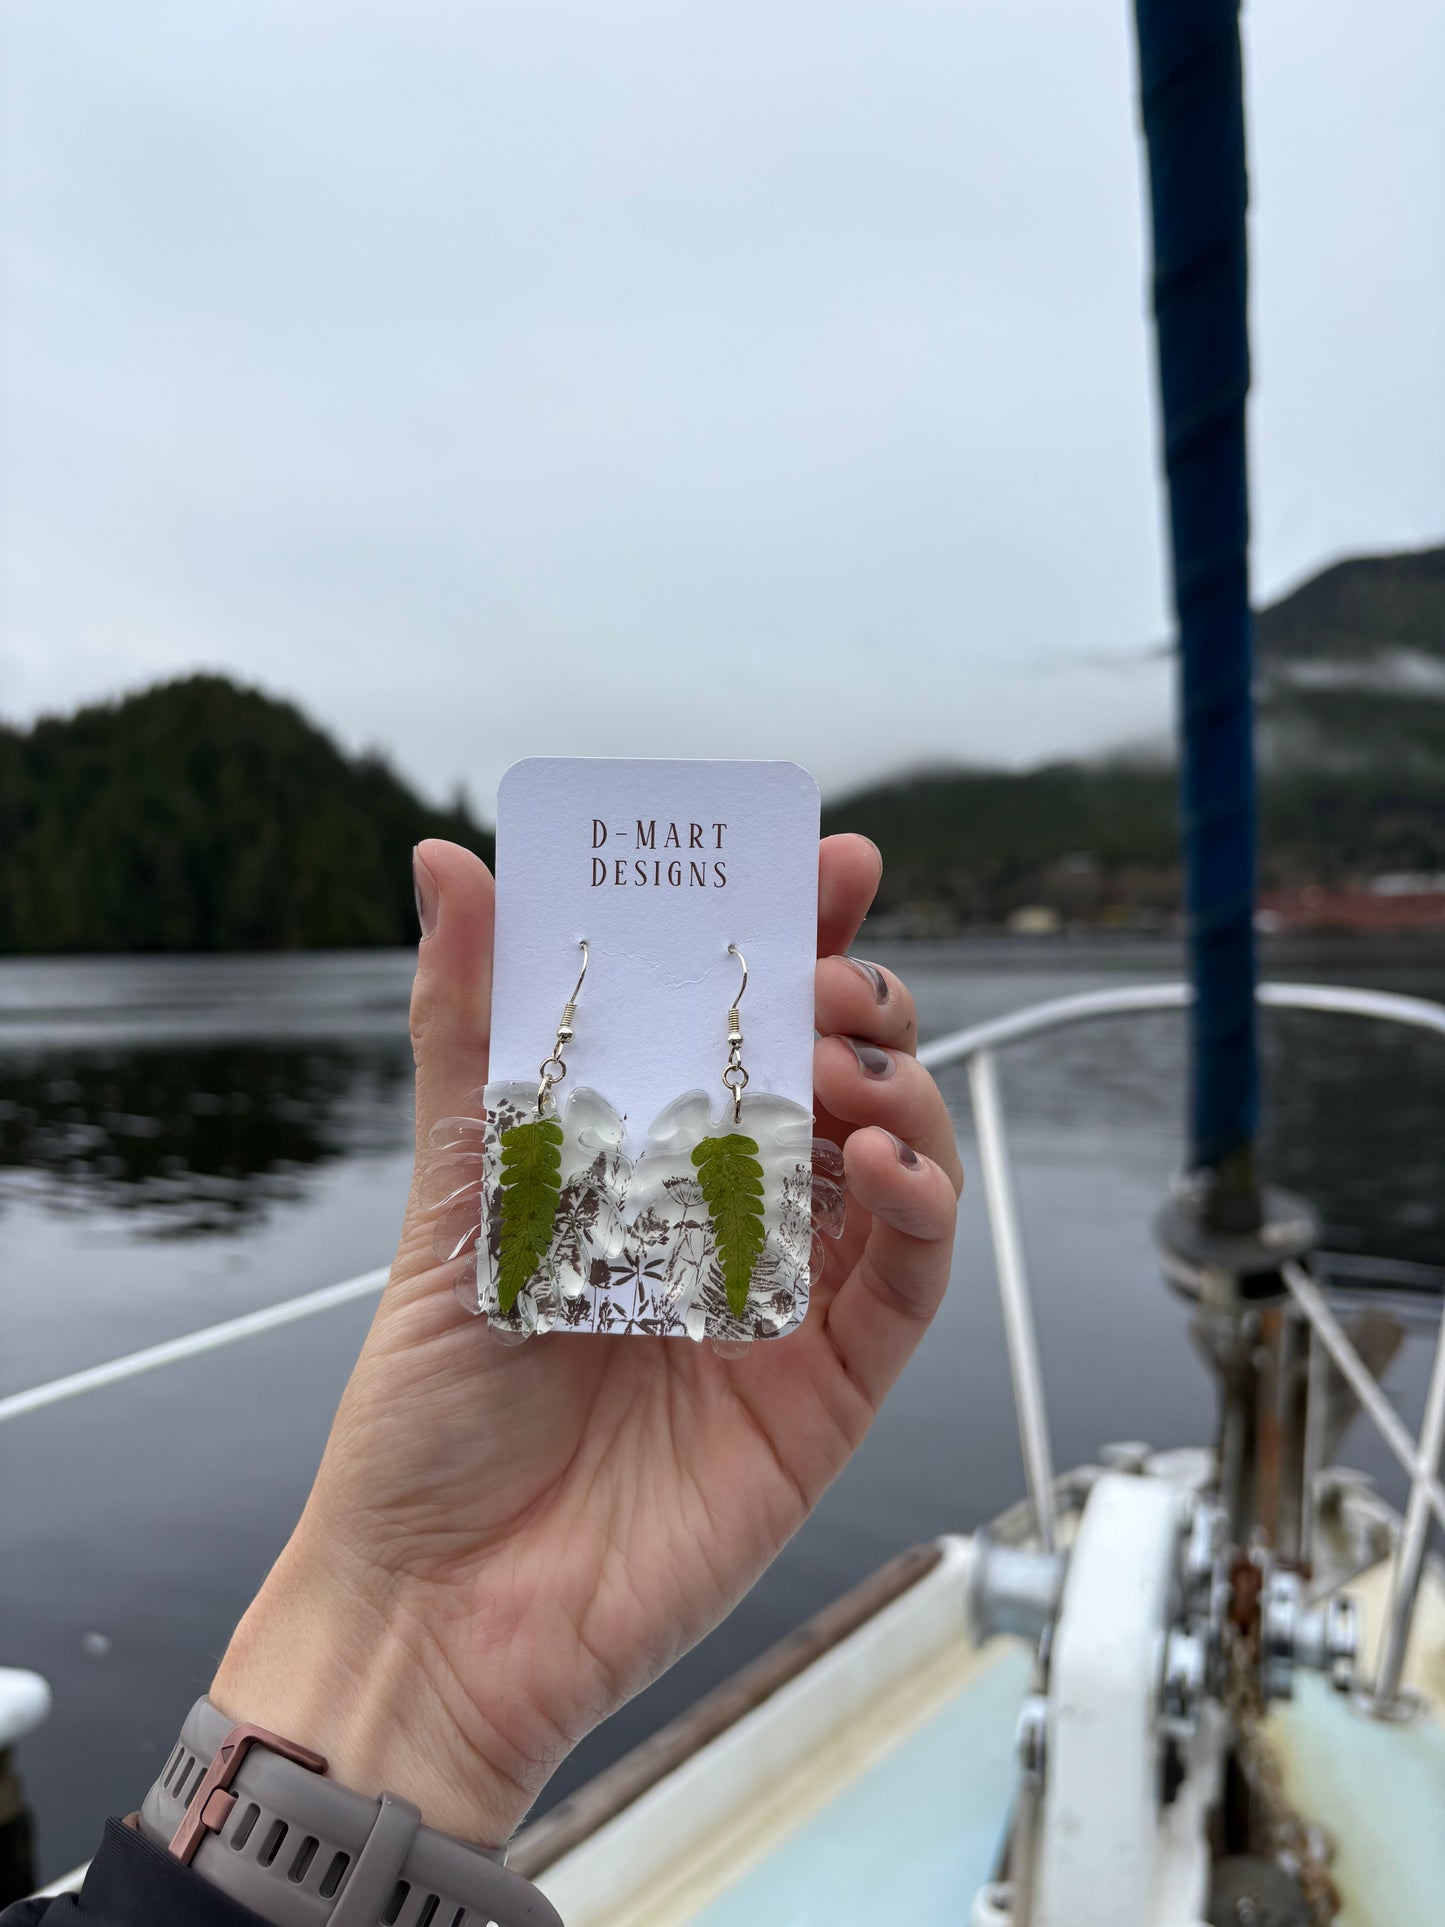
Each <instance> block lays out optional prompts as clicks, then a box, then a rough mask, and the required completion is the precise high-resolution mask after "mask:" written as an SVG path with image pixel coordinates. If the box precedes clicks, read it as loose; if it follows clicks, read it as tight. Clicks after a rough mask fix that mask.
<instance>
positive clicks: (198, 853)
mask: <svg viewBox="0 0 1445 1927" xmlns="http://www.w3.org/2000/svg"><path fill="white" fill-rule="evenodd" d="M423 836H448V837H452V838H455V839H456V840H457V841H459V842H463V843H469V844H470V845H471V846H472V847H473V848H475V849H477V850H480V851H481V853H482V854H483V855H484V856H486V857H487V858H488V859H489V860H490V857H491V839H490V837H489V836H488V835H487V834H486V833H485V832H483V831H482V830H481V829H479V827H478V826H477V824H476V823H474V822H473V821H472V820H471V819H470V817H469V816H468V815H466V814H465V813H464V812H462V811H438V810H435V809H431V808H428V807H427V805H425V804H424V803H422V802H420V801H419V800H418V798H417V797H416V796H414V795H413V794H412V792H411V791H410V790H409V789H407V787H406V785H405V784H404V783H402V782H401V781H399V779H398V778H397V777H396V776H394V775H393V774H392V773H391V771H390V770H389V769H387V768H386V766H385V765H384V764H383V763H381V762H380V761H378V760H376V759H375V758H367V757H360V758H353V757H348V756H346V755H344V754H343V753H342V751H341V750H339V749H338V748H337V746H336V745H335V744H334V743H333V742H332V741H331V739H330V738H329V737H328V736H325V735H323V734H322V732H321V731H320V730H318V729H316V728H315V727H314V726H313V725H312V724H311V723H309V722H308V721H307V720H306V718H305V717H304V716H302V715H301V714H300V712H299V711H298V710H296V709H294V708H292V707H291V705H290V704H288V703H282V702H276V701H273V700H272V699H271V698H270V697H268V696H263V695H261V694H260V693H259V692H257V691H256V690H251V689H239V688H237V687H236V686H235V685H234V684H233V683H231V682H228V681H227V680H226V679H225V678H224V677H221V676H192V677H190V678H188V679H187V680H185V681H181V682H173V683H168V684H165V685H163V686H162V687H160V688H157V689H149V690H146V691H145V692H144V693H142V694H140V695H136V696H129V697H127V698H126V699H125V700H124V701H122V702H117V703H113V704H105V705H102V706H98V707H95V708H90V709H83V710H81V711H80V712H79V713H78V714H76V715H74V716H69V717H65V718H63V719H59V720H46V721H42V722H39V723H37V724H36V725H35V726H34V728H33V729H30V730H24V731H22V730H17V729H13V728H7V727H4V726H3V725H0V952H12V953H13V952H17V951H21V952H58V951H117V950H281V949H300V948H306V947H311V946H351V945H367V944H400V943H409V942H411V941H413V940H414V938H415V935H416V912H415V908H414V904H413V899H412V883H411V848H412V845H413V844H414V843H415V842H417V840H418V839H419V838H420V837H423Z"/></svg>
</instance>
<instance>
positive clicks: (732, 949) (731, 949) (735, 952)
mask: <svg viewBox="0 0 1445 1927" xmlns="http://www.w3.org/2000/svg"><path fill="white" fill-rule="evenodd" d="M728 955H729V956H730V957H736V958H737V960H738V962H739V963H740V964H741V965H742V967H743V980H742V982H741V983H740V984H739V985H738V994H737V996H736V997H734V998H733V1009H734V1010H736V1009H737V1007H738V1005H739V1004H740V1003H741V1002H742V1000H743V992H744V991H745V990H746V989H747V987H748V960H747V958H746V957H745V956H744V955H743V953H742V951H741V950H739V949H738V947H737V945H736V944H735V943H730V944H729V945H728Z"/></svg>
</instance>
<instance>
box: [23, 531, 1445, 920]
mask: <svg viewBox="0 0 1445 1927" xmlns="http://www.w3.org/2000/svg"><path fill="white" fill-rule="evenodd" d="M1257 643H1258V649H1257V666H1258V701H1259V742H1260V762H1261V767H1262V770H1263V772H1264V775H1263V781H1262V785H1261V817H1262V833H1261V869H1262V877H1263V881H1264V883H1265V884H1266V885H1269V886H1273V887H1275V888H1277V889H1285V890H1288V889H1291V888H1295V887H1297V886H1300V885H1304V884H1316V883H1323V884H1340V883H1351V882H1357V881H1359V880H1361V879H1366V878H1369V877H1371V876H1376V875H1378V874H1380V873H1382V872H1392V873H1396V872H1406V873H1411V874H1414V873H1430V874H1437V873H1441V872H1445V548H1440V549H1430V550H1422V551H1419V552H1417V553H1414V554H1409V555H1386V556H1369V557H1360V558H1356V559H1354V560H1351V561H1345V562H1338V563H1336V564H1334V565H1333V566H1332V567H1331V568H1328V569H1325V570H1323V571H1322V572H1321V573H1320V574H1319V575H1317V576H1315V577H1314V578H1313V579H1312V580H1311V581H1309V582H1306V583H1304V584H1302V585H1301V586H1300V587H1299V588H1298V589H1296V590H1294V592H1293V593H1292V594H1290V595H1288V596H1285V597H1283V598H1282V599H1281V600H1280V601H1279V602H1277V603H1275V604H1274V605H1273V606H1272V607H1270V608H1268V609H1264V610H1261V611H1260V613H1259V616H1258V619H1257ZM824 827H825V828H827V829H853V830H861V831H863V832H864V833H865V834H867V835H869V836H871V837H872V838H873V839H874V841H875V842H876V843H878V844H879V846H880V847H881V848H882V850H883V852H884V855H885V858H886V860H887V869H886V874H885V878H884V885H883V893H882V897H881V900H880V905H879V908H880V910H881V911H883V912H885V913H886V912H892V913H893V914H894V917H895V919H896V921H897V922H898V924H899V925H900V926H901V927H903V928H913V929H919V930H953V929H958V928H961V927H968V926H971V925H977V924H995V923H998V922H1000V921H1002V920H1003V919H1004V918H1006V917H1007V916H1009V915H1010V913H1012V912H1013V911H1016V910H1020V909H1023V908H1024V907H1025V906H1029V905H1038V904H1043V905H1047V906H1049V907H1050V908H1052V909H1054V910H1056V911H1057V912H1058V913H1059V914H1060V915H1061V916H1063V917H1066V918H1078V919H1082V920H1086V921H1090V922H1104V923H1122V924H1127V923H1130V922H1136V921H1140V920H1144V921H1149V920H1156V921H1157V920H1159V919H1162V918H1164V917H1167V916H1169V915H1172V913H1173V912H1174V911H1175V909H1176V908H1177V906H1178V901H1179V860H1178V832H1177V827H1176V814H1175V795H1174V776H1173V772H1172V770H1171V769H1169V768H1168V767H1167V766H1166V765H1165V763H1164V762H1162V761H1159V760H1155V761H1153V762H1150V761H1149V760H1147V759H1141V758H1139V757H1134V758H1132V759H1130V758H1125V757H1118V758H1114V759H1112V760H1110V759H1106V760H1104V761H1101V762H1100V761H1096V762H1093V763H1082V762H1079V763H1055V764H1050V765H1048V766H1047V767H1045V768H1042V769H1036V770H1032V771H1029V772H1027V773H1026V774H1012V773H1005V772H1000V771H994V770H937V769H933V770H928V771H924V772H915V773H914V774H911V775H909V776H905V777H899V778H897V779H895V780H894V781H892V782H887V783H880V784H876V785H874V786H872V787H871V788H869V789H867V790H865V791H862V792H860V793H859V794H857V795H854V796H850V797H847V798H844V799H843V800H842V801H840V802H837V803H834V804H831V805H830V806H829V807H828V808H827V809H826V810H825V811H824ZM428 835H439V836H449V837H452V838H455V839H456V840H457V841H459V842H463V843H467V844H470V845H471V846H472V847H473V848H474V849H476V850H478V851H480V852H481V854H482V855H483V856H485V857H486V858H487V859H488V860H489V861H490V859H491V854H492V839H491V835H490V833H489V832H487V831H486V830H484V829H483V828H482V827H481V826H479V825H478V824H477V823H476V822H475V821H474V820H473V819H472V818H471V816H470V815H469V814H468V813H467V812H466V811H465V810H463V809H460V808H458V809H454V810H451V811H446V810H435V809H431V808H429V807H428V806H427V805H426V804H424V803H423V802H421V801H420V800H419V799H418V798H417V797H416V796H415V795H414V794H413V793H412V792H411V791H410V790H409V789H408V788H407V787H406V785H405V784H404V783H402V782H401V780H400V779H399V778H398V777H397V776H395V775H394V774H393V773H392V772H391V771H390V770H389V769H388V768H387V767H386V765H385V764H384V763H382V762H381V761H379V760H378V759H376V758H374V757H349V756H347V755H345V754H344V753H343V752H342V751H341V750H340V749H338V748H337V746H336V745H335V744H334V743H333V742H332V741H331V739H330V738H329V737H328V736H326V735H324V734H323V733H322V732H321V731H320V730H318V729H317V728H316V727H315V726H314V725H313V724H311V723H310V722H308V721H307V720H306V718H305V717H304V716H302V715H301V714H300V712H299V711H298V710H296V709H294V708H292V707H291V705H290V704H287V703H281V702H276V701H273V700H272V699H271V698H270V697H268V696H263V695H261V694H260V693H259V692H257V691H256V690H252V689H241V688H238V687H237V686H236V685H235V684H233V683H231V682H229V681H227V680H226V679H225V678H224V677H222V676H193V677H190V678H188V679H187V680H185V681H181V682H173V683H168V684H164V685H162V686H161V687H159V688H156V689H150V690H146V691H145V692H143V693H142V694H140V695H136V696H130V697H127V698H126V699H125V700H123V701H121V702H116V703H111V704H105V705H101V706H97V707H94V708H89V709H83V710H81V711H80V712H79V713H78V714H77V715H74V716H70V717H65V718H61V719H54V720H47V721H44V722H40V723H37V724H36V725H35V726H34V728H33V729H29V730H18V729H13V728H6V727H4V726H3V725H0V952H12V953H13V952H45V951H50V952H55V951H112V950H280V949H299V948H305V947H318V946H351V945H358V946H359V945H366V944H392V943H406V942H410V941H411V940H412V938H413V937H414V935H415V917H414V912H413V906H412V893H411V876H410V864H409V860H408V859H409V855H410V851H411V846H412V845H413V844H414V843H415V842H416V841H417V840H418V839H419V838H420V837H423V836H428Z"/></svg>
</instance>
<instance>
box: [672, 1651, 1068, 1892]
mask: <svg viewBox="0 0 1445 1927" xmlns="http://www.w3.org/2000/svg"><path fill="white" fill-rule="evenodd" d="M1029 1666H1030V1659H1029V1656H1028V1655H1027V1654H1026V1653H1025V1652H1023V1651H1022V1650H1019V1651H1016V1652H1008V1653H1006V1654H1003V1655H1001V1656H1000V1658H999V1660H998V1661H997V1662H996V1663H995V1664H993V1665H991V1666H989V1667H988V1668H987V1669H986V1670H984V1671H983V1672H981V1673H980V1674H979V1675H978V1676H977V1677H976V1678H974V1679H973V1680H971V1681H970V1682H969V1684H968V1686H967V1688H966V1689H965V1690H964V1691H963V1692H961V1693H959V1694H958V1695H957V1696H956V1697H955V1698H953V1699H951V1700H950V1701H949V1702H948V1704H947V1705H946V1706H944V1707H943V1708H942V1709H941V1710H940V1711H939V1712H938V1713H936V1714H935V1715H934V1716H933V1717H932V1718H931V1719H930V1720H928V1721H927V1722H926V1723H925V1724H924V1725H923V1726H921V1727H919V1728H918V1729H917V1730H916V1731H915V1732H914V1733H912V1734H910V1736H909V1737H908V1738H907V1739H906V1740H904V1741H903V1743H902V1744H901V1745H899V1746H897V1747H895V1748H894V1749H893V1751H892V1752H890V1753H888V1754H887V1755H886V1756H885V1757H884V1758H883V1759H882V1760H880V1761H879V1762H878V1763H877V1764H876V1765H875V1766H873V1767H872V1768H871V1769H870V1770H869V1771H868V1772H866V1773H864V1774H863V1775H862V1776H861V1777H860V1778H859V1779H857V1780H854V1781H852V1782H851V1783H850V1784H849V1785H848V1787H847V1788H846V1789H845V1790H844V1791H843V1792H842V1793H840V1794H839V1795H838V1796H837V1797H836V1798H835V1799H833V1800H832V1801H830V1802H829V1804H828V1805H827V1806H826V1807H824V1808H823V1809H822V1810H821V1811H820V1812H818V1813H815V1814H813V1815H812V1816H811V1817H810V1818H809V1819H808V1820H806V1821H805V1822H804V1823H803V1824H802V1825H801V1826H800V1827H799V1828H798V1829H797V1830H796V1831H795V1832H793V1833H791V1834H789V1835H788V1837H787V1838H786V1839H785V1840H783V1841H782V1842H780V1844H779V1845H778V1846H777V1847H775V1848H774V1849H773V1850H772V1851H771V1852H769V1853H767V1854H766V1855H765V1856H764V1857H763V1858H761V1859H760V1860H758V1861H756V1862H755V1863H754V1864H753V1865H751V1866H750V1867H749V1868H748V1869H747V1870H746V1871H745V1872H744V1873H742V1874H741V1875H740V1876H739V1878H738V1880H737V1881H736V1882H735V1883H734V1884H733V1885H732V1886H730V1887H729V1888H728V1890H727V1892H726V1893H724V1894H722V1895H720V1896H719V1897H718V1898H717V1899H716V1900H715V1901H713V1902H712V1903H711V1904H710V1905H709V1906H707V1907H705V1908H704V1909H703V1910H702V1911H701V1912H700V1913H698V1914H696V1915H695V1916H693V1919H694V1921H695V1923H697V1927H758V1922H759V1921H766V1922H767V1923H768V1927H836V1923H837V1922H838V1921H840V1920H857V1921H867V1922H868V1923H869V1927H935V1924H936V1927H945V1923H946V1924H947V1927H958V1923H959V1922H960V1921H961V1920H966V1919H967V1918H968V1907H969V1903H970V1901H971V1900H972V1898H973V1895H974V1893H975V1892H976V1891H977V1889H978V1888H979V1887H981V1886H982V1885H983V1884H984V1883H985V1882H986V1881H988V1880H991V1879H992V1878H993V1877H994V1869H995V1866H996V1863H997V1860H998V1854H999V1847H1000V1843H1001V1841H1002V1838H1003V1829H1004V1825H1005V1821H1006V1819H1007V1816H1008V1810H1009V1803H1010V1800H1011V1798H1012V1795H1013V1789H1014V1784H1015V1779H1016V1772H1015V1766H1014V1733H1015V1727H1016V1724H1017V1720H1018V1709H1019V1703H1020V1701H1021V1700H1022V1698H1023V1695H1024V1692H1025V1691H1026V1689H1027V1685H1028V1674H1029Z"/></svg>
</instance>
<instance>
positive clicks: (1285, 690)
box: [824, 548, 1445, 929]
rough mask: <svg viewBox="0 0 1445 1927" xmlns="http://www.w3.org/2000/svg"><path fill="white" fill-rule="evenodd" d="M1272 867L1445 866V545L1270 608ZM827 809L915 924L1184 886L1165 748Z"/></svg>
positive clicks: (898, 791)
mask: <svg viewBox="0 0 1445 1927" xmlns="http://www.w3.org/2000/svg"><path fill="white" fill-rule="evenodd" d="M1256 645H1257V647H1256V663H1257V675H1258V705H1259V708H1258V731H1259V750H1260V765H1261V770H1262V772H1263V774H1262V781H1261V795H1260V810H1261V871H1262V878H1263V881H1264V882H1265V883H1266V884H1270V885H1274V886H1277V887H1289V886H1294V885H1298V884H1302V883H1338V882H1342V881H1346V880H1350V879H1357V878H1361V877H1368V876H1372V875H1376V874H1379V873H1381V872H1412V873H1413V872H1430V873H1435V872H1440V871H1445V548H1439V549H1428V550H1421V551H1417V552H1415V553H1412V554H1406V555H1386V556H1368V557H1360V558H1356V559H1354V560H1350V561H1344V562H1338V563H1335V564H1334V565H1333V566H1332V567H1330V568H1328V569H1325V570H1323V571H1322V572H1321V573H1320V574H1319V575H1317V576H1315V577H1313V578H1312V579H1311V580H1310V581H1308V582H1306V583H1303V584H1302V585H1301V586H1300V587H1299V588H1298V589H1296V590H1294V591H1293V592H1292V593H1291V594H1290V595H1288V596H1285V597H1283V598H1282V599H1281V600H1280V601H1279V602H1277V603H1275V604H1273V605H1272V606H1271V607H1269V608H1267V609H1263V610H1261V611H1260V612H1259V615H1258V617H1257V619H1256ZM824 822H825V827H827V828H829V829H856V830H861V831H863V832H864V833H865V834H867V835H869V836H871V837H872V838H873V839H874V841H875V842H876V843H878V844H879V846H880V847H881V848H882V849H883V851H884V854H885V857H886V859H887V870H886V874H885V879H884V889H883V895H882V898H881V902H880V908H881V909H882V910H883V911H885V912H888V911H891V912H892V913H894V915H895V917H896V918H897V919H898V920H899V921H900V922H901V923H903V925H904V926H905V927H910V926H911V927H914V928H918V929H948V928H956V927H958V926H959V925H968V924H971V923H975V922H982V923H995V922H998V921H1000V920H1002V919H1003V918H1005V917H1006V916H1008V915H1009V914H1010V913H1011V912H1013V911H1015V910H1018V909H1021V908H1023V907H1024V906H1025V905H1030V904H1045V905H1048V906H1049V907H1050V908H1052V909H1055V910H1057V911H1058V912H1059V913H1060V914H1061V915H1062V916H1065V917H1080V918H1085V919H1089V920H1098V919H1103V920H1105V921H1117V922H1121V923H1127V922H1129V921H1131V920H1137V919H1139V918H1144V919H1148V918H1150V917H1157V916H1159V915H1161V914H1167V913H1170V912H1172V911H1173V910H1174V909H1175V908H1176V907H1177V904H1178V900H1179V865H1178V829H1177V817H1176V808H1175V791H1174V774H1173V771H1172V769H1170V768H1168V767H1167V766H1166V765H1165V763H1164V762H1163V760H1162V759H1161V760H1158V761H1155V762H1153V763H1151V762H1150V760H1149V759H1147V758H1141V757H1138V756H1136V757H1133V758H1123V757H1120V758H1116V759H1106V760H1104V761H1102V762H1095V763H1090V764H1086V763H1059V764H1053V765H1050V766H1048V767H1046V768H1043V769H1037V770H1032V771H1029V772H1027V773H1024V774H1005V773H1001V772H997V771H985V770H958V771H953V772H936V771H935V772H930V773H929V774H927V775H920V776H913V777H908V778H902V779H899V780H897V781H894V782H889V783H882V784H878V785H875V786H873V787H871V788H869V789H868V790H866V791H863V792H860V793H859V794H857V795H854V796H851V797H847V798H845V799H843V800H842V801H840V802H838V803H835V804H833V805H831V806H830V807H829V808H828V809H827V810H826V811H825V812H824Z"/></svg>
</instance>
